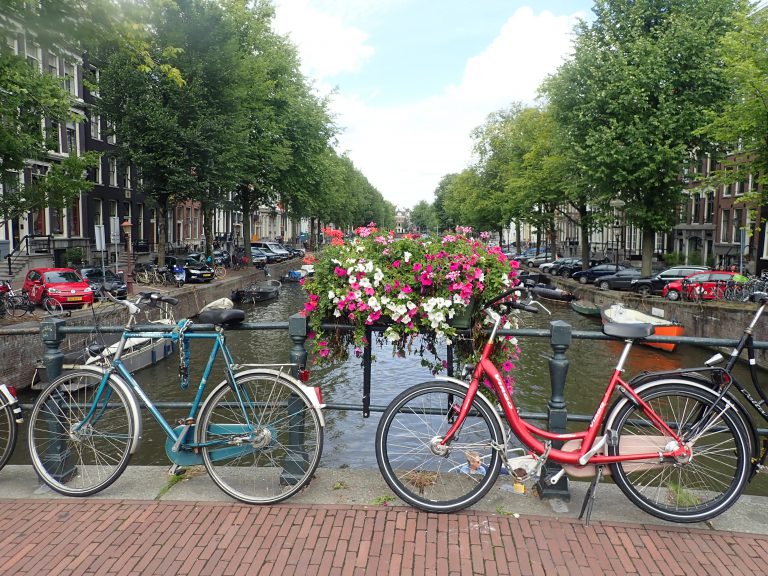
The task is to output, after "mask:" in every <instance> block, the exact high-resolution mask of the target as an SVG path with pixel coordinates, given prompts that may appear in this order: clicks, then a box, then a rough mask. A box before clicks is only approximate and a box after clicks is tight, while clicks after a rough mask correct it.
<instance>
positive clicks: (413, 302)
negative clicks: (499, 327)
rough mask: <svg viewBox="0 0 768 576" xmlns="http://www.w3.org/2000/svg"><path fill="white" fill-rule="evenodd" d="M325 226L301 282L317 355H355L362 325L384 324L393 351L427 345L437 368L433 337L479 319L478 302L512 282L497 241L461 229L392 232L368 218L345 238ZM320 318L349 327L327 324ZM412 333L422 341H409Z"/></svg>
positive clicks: (510, 265)
mask: <svg viewBox="0 0 768 576" xmlns="http://www.w3.org/2000/svg"><path fill="white" fill-rule="evenodd" d="M324 232H325V233H326V236H327V237H328V236H330V237H331V238H332V242H331V245H330V246H327V247H326V248H324V249H323V251H322V252H321V253H320V255H319V257H318V259H317V261H316V262H315V263H314V267H315V274H314V276H313V277H311V278H307V279H306V282H305V284H304V287H305V289H306V290H307V292H308V297H309V300H308V302H307V304H306V313H307V314H308V315H309V324H310V327H311V329H312V332H314V350H315V352H316V353H317V356H316V358H317V359H318V360H320V361H333V360H343V359H346V358H347V357H348V355H349V353H350V351H351V350H354V351H355V353H356V354H358V355H359V353H360V352H361V351H362V348H363V346H365V345H366V344H370V343H369V342H367V341H366V328H367V327H371V326H382V325H384V326H386V327H385V328H384V329H383V331H382V332H381V334H380V338H382V339H383V340H384V341H385V342H387V343H389V344H391V345H392V347H393V353H394V354H396V355H405V354H408V353H419V354H422V358H424V356H423V355H424V353H425V351H426V352H427V353H430V354H432V355H433V357H434V358H433V359H432V360H431V361H427V362H429V363H430V366H431V367H432V368H433V371H438V370H440V369H441V368H442V367H443V363H442V361H441V360H440V359H439V358H437V353H436V352H435V350H436V348H435V346H434V344H435V343H436V342H437V341H444V342H446V343H448V344H450V343H451V342H452V340H453V338H454V337H455V336H456V332H457V330H467V329H469V328H471V327H473V326H475V325H477V324H478V323H479V322H482V321H483V320H484V317H483V315H482V313H481V310H482V305H483V303H484V302H487V301H489V300H490V299H492V298H494V297H496V296H498V295H499V294H500V293H502V292H503V291H504V290H506V289H508V288H509V286H511V285H513V283H514V282H516V280H515V268H516V267H517V263H516V262H514V261H511V260H509V259H508V258H507V257H506V256H505V255H504V254H503V253H502V252H501V250H500V248H498V247H489V246H488V245H487V244H486V243H485V242H484V241H483V239H475V238H471V237H469V236H468V235H466V234H462V233H458V234H447V235H444V236H441V237H436V236H433V237H428V238H422V237H421V236H419V237H413V236H405V237H395V234H394V233H393V232H391V231H390V232H380V231H378V230H377V229H376V227H375V226H374V225H373V224H371V225H369V226H366V227H362V228H359V229H357V231H356V236H355V237H354V238H352V239H350V240H347V241H344V240H343V239H342V237H341V232H340V231H335V230H325V231H324ZM510 321H512V318H510ZM323 323H336V324H349V325H350V326H351V327H352V329H351V330H345V331H342V330H329V331H325V330H323V329H322V324H323ZM505 327H508V328H511V327H513V324H512V323H510V322H507V323H506V324H505ZM417 338H421V339H423V340H425V341H426V345H415V344H414V340H416V339H417ZM425 361H426V360H425Z"/></svg>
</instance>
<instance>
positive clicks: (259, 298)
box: [232, 280, 283, 303]
mask: <svg viewBox="0 0 768 576" xmlns="http://www.w3.org/2000/svg"><path fill="white" fill-rule="evenodd" d="M282 286H283V284H282V283H281V282H280V281H279V280H264V281H263V282H254V283H253V284H251V285H250V286H248V287H247V288H243V289H241V290H235V291H234V292H232V300H233V301H234V302H243V303H248V302H251V303H256V302H264V301H265V300H273V299H274V298H277V297H278V296H279V295H280V288H281V287H282Z"/></svg>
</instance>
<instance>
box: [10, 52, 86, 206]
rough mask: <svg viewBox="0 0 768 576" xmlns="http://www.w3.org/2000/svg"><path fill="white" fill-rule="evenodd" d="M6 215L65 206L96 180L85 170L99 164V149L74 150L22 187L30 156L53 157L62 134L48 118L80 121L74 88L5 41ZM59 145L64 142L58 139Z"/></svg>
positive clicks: (42, 158)
mask: <svg viewBox="0 0 768 576" xmlns="http://www.w3.org/2000/svg"><path fill="white" fill-rule="evenodd" d="M0 96H1V97H0V184H2V187H3V193H2V194H1V195H0V217H2V220H3V221H9V220H13V219H16V218H19V217H20V216H22V215H23V214H25V213H26V212H29V211H34V210H37V209H42V208H45V207H46V206H49V207H57V208H63V207H64V206H66V205H68V204H69V201H70V200H71V199H72V198H74V197H77V196H78V195H79V194H80V192H82V191H87V190H88V189H89V188H90V186H91V184H89V183H88V182H87V180H86V179H85V170H86V168H88V167H89V166H92V165H93V164H94V157H93V155H84V156H79V157H78V156H76V155H75V154H70V155H69V156H68V157H67V158H66V159H65V160H64V162H62V163H60V164H53V165H52V166H51V168H50V169H49V170H48V171H47V173H46V174H44V175H40V176H39V177H38V178H35V180H34V181H33V182H32V183H30V184H29V185H28V186H27V187H26V188H25V189H24V190H19V189H18V186H19V174H20V172H21V171H22V170H23V169H24V167H25V166H26V165H27V163H28V162H29V161H32V160H38V161H48V160H49V157H48V150H50V149H53V148H54V143H53V139H54V138H55V139H56V141H58V138H59V135H58V134H57V133H54V131H51V130H47V131H43V130H42V129H41V122H42V121H43V119H48V121H49V122H51V121H54V122H56V123H57V124H58V123H64V122H65V121H67V120H72V121H78V120H79V116H78V115H76V114H72V113H71V112H70V99H69V94H68V93H67V92H65V91H64V90H63V88H62V86H61V84H60V83H59V82H58V80H56V79H55V78H53V77H51V76H47V75H44V74H43V73H42V72H40V71H39V70H38V69H36V68H35V67H32V66H30V65H29V64H27V62H26V61H25V60H24V58H23V57H22V56H17V55H15V54H13V53H12V52H11V50H10V49H9V48H8V46H7V45H6V44H5V43H3V45H2V46H1V47H0ZM56 148H58V145H56Z"/></svg>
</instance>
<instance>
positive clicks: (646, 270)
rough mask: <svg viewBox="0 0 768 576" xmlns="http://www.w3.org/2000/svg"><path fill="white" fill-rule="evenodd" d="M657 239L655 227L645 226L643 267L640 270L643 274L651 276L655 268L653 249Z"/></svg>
mask: <svg viewBox="0 0 768 576" xmlns="http://www.w3.org/2000/svg"><path fill="white" fill-rule="evenodd" d="M655 240H656V232H655V231H654V230H653V228H649V227H646V228H643V251H642V254H643V268H642V270H641V271H640V274H641V275H642V276H650V275H651V271H652V268H653V249H654V247H655V246H654V242H655Z"/></svg>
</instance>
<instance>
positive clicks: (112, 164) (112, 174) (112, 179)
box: [109, 158, 117, 216]
mask: <svg viewBox="0 0 768 576" xmlns="http://www.w3.org/2000/svg"><path fill="white" fill-rule="evenodd" d="M109 185H110V186H112V187H113V188H116V187H117V159H116V158H109ZM110 216H116V214H110Z"/></svg>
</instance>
